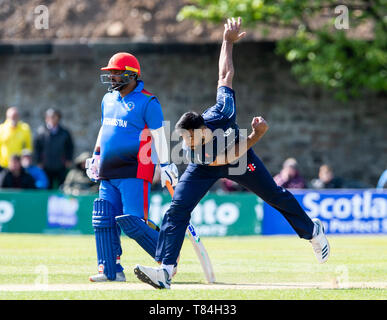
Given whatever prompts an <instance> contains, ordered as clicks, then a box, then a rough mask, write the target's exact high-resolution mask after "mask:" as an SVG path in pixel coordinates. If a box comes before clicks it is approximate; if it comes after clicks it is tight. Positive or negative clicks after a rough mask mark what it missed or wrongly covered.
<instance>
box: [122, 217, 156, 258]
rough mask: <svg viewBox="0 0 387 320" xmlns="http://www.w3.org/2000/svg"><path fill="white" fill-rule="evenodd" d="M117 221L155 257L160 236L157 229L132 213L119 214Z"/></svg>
mask: <svg viewBox="0 0 387 320" xmlns="http://www.w3.org/2000/svg"><path fill="white" fill-rule="evenodd" d="M116 221H117V223H118V225H119V226H120V227H121V229H122V231H124V233H125V234H126V235H127V236H128V237H129V238H132V239H133V240H135V241H136V242H137V243H138V244H139V245H140V246H141V247H142V248H143V249H144V250H145V251H146V252H147V253H148V254H149V255H151V256H152V258H154V257H155V255H156V245H157V240H158V237H159V233H158V232H157V231H156V230H155V229H152V228H151V227H149V226H148V225H147V224H146V223H145V221H144V220H142V219H140V218H139V217H136V216H133V215H130V214H125V215H122V216H117V217H116Z"/></svg>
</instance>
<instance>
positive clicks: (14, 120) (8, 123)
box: [0, 107, 32, 168]
mask: <svg viewBox="0 0 387 320" xmlns="http://www.w3.org/2000/svg"><path fill="white" fill-rule="evenodd" d="M23 149H28V150H30V151H32V135H31V130H30V126H29V125H28V124H27V123H25V122H23V121H21V120H20V115H19V110H18V108H16V107H10V108H8V109H7V111H6V120H5V121H4V122H3V123H2V124H0V166H2V167H3V168H7V167H8V161H9V159H10V157H11V156H12V155H14V154H17V155H21V152H22V150H23Z"/></svg>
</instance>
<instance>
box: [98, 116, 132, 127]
mask: <svg viewBox="0 0 387 320" xmlns="http://www.w3.org/2000/svg"><path fill="white" fill-rule="evenodd" d="M103 124H104V125H106V126H114V127H122V128H126V127H127V125H128V121H126V120H122V119H115V118H105V119H103Z"/></svg>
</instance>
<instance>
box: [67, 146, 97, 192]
mask: <svg viewBox="0 0 387 320" xmlns="http://www.w3.org/2000/svg"><path fill="white" fill-rule="evenodd" d="M90 157H91V155H90V154H89V152H83V153H81V154H80V155H79V156H78V157H76V158H75V160H74V167H73V168H72V169H71V170H70V171H69V173H68V174H67V176H66V179H65V181H64V183H63V186H62V189H63V192H64V193H66V194H71V195H73V196H77V195H80V194H87V193H97V192H98V186H99V185H98V184H96V183H95V182H92V181H91V180H90V179H89V177H88V176H87V174H86V169H85V163H86V159H87V158H90Z"/></svg>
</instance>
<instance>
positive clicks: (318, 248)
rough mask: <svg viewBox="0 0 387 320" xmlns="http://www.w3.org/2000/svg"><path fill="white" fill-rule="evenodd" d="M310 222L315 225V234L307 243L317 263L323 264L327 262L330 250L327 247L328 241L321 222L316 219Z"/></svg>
mask: <svg viewBox="0 0 387 320" xmlns="http://www.w3.org/2000/svg"><path fill="white" fill-rule="evenodd" d="M312 221H313V222H314V224H315V228H316V232H315V233H314V234H315V235H314V237H313V238H312V239H311V240H309V241H310V243H311V244H312V247H313V250H314V254H315V255H316V258H317V260H318V262H320V263H324V262H326V261H327V260H328V257H329V253H330V251H331V249H330V247H329V243H328V239H327V237H326V236H325V233H324V226H323V224H322V222H321V221H320V220H319V219H317V218H314V219H312Z"/></svg>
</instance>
